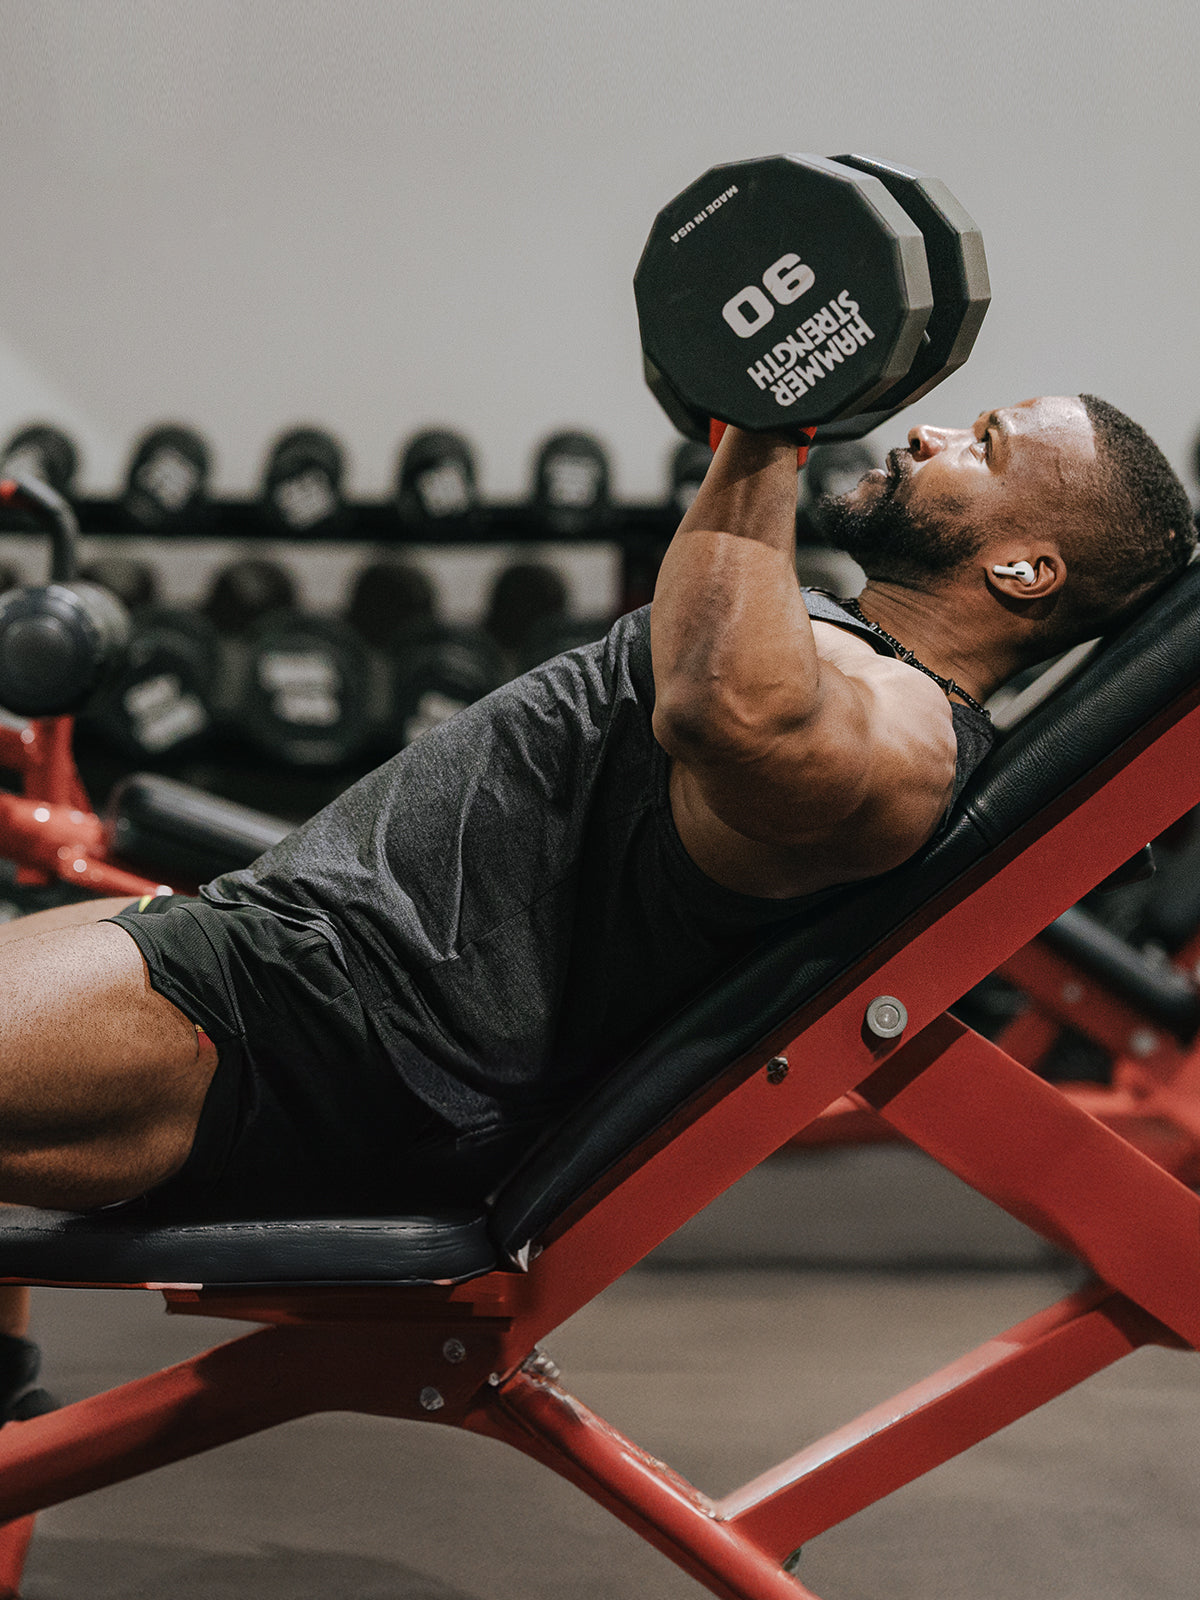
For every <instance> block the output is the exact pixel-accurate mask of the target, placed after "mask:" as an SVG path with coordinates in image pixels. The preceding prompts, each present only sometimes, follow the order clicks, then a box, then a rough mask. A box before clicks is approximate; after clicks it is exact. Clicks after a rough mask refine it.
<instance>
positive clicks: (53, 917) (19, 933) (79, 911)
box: [0, 898, 129, 1338]
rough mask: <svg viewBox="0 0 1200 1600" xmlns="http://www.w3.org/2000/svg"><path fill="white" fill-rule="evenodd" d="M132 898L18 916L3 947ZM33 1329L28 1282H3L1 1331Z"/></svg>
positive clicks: (98, 915) (0, 928)
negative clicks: (30, 1316)
mask: <svg viewBox="0 0 1200 1600" xmlns="http://www.w3.org/2000/svg"><path fill="white" fill-rule="evenodd" d="M128 904H129V901H128V900H126V899H123V898H122V899H119V900H79V901H76V902H75V903H73V904H71V905H65V906H55V907H54V908H52V909H51V910H49V911H35V912H34V913H33V914H32V915H31V916H28V917H14V918H13V919H12V921H11V922H3V923H0V946H2V945H6V944H10V943H12V941H13V940H15V939H30V938H33V937H34V936H35V935H36V934H38V933H49V932H51V931H52V930H53V929H55V928H66V927H77V926H79V925H80V924H81V923H85V922H99V921H100V920H101V919H103V918H104V917H111V916H113V915H114V913H116V912H118V911H123V910H124V909H125V908H126V906H127V905H128ZM2 960H3V957H0V961H2ZM28 1332H29V1290H28V1289H27V1288H26V1287H25V1286H24V1284H19V1283H4V1284H0V1334H5V1333H7V1334H10V1335H11V1336H13V1337H14V1338H24V1336H25V1335H26V1334H27V1333H28Z"/></svg>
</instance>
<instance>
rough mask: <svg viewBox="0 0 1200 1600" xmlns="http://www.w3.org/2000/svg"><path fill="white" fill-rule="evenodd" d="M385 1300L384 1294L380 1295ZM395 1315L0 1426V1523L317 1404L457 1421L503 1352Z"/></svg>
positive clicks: (247, 1350) (199, 1364) (240, 1342)
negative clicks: (448, 1349) (454, 1344)
mask: <svg viewBox="0 0 1200 1600" xmlns="http://www.w3.org/2000/svg"><path fill="white" fill-rule="evenodd" d="M383 1293H384V1297H385V1299H386V1294H387V1292H386V1291H384V1292H383ZM392 1304H393V1306H394V1307H395V1317H394V1320H390V1321H389V1320H383V1319H380V1320H375V1321H366V1322H362V1323H330V1324H320V1325H314V1326H277V1327H271V1328H264V1329H261V1330H260V1331H258V1332H256V1333H249V1334H245V1335H244V1336H243V1337H242V1338H240V1339H234V1340H232V1341H231V1342H230V1343H228V1344H223V1345H218V1346H217V1347H216V1348H215V1349H213V1350H209V1351H207V1352H206V1353H205V1354H203V1355H200V1356H196V1357H194V1358H193V1359H191V1360H189V1361H184V1362H181V1363H179V1364H178V1365H177V1366H173V1367H167V1368H166V1369H165V1370H163V1371H162V1372H156V1373H153V1374H151V1375H150V1376H148V1377H145V1378H138V1379H136V1380H135V1381H134V1382H132V1383H127V1384H124V1385H123V1386H122V1387H121V1388H119V1389H111V1390H109V1391H108V1392H107V1393H106V1394H100V1395H96V1396H94V1397H93V1398H91V1399H89V1400H79V1401H77V1402H76V1403H75V1404H74V1405H69V1406H63V1407H62V1408H61V1409H60V1410H58V1411H51V1412H49V1413H47V1414H46V1415H45V1416H42V1417H34V1418H32V1419H31V1420H30V1421H28V1422H23V1423H21V1424H20V1425H19V1426H13V1425H10V1426H8V1427H6V1428H2V1429H0V1521H3V1520H7V1519H10V1518H13V1517H22V1516H26V1515H27V1514H28V1513H30V1512H32V1511H40V1510H42V1509H43V1508H44V1507H46V1506H50V1505H57V1504H58V1503H59V1502H60V1501H63V1500H70V1499H73V1498H74V1497H75V1496H76V1495H80V1494H86V1493H88V1492H90V1491H91V1490H93V1489H101V1488H104V1487H105V1486H107V1485H108V1484H111V1483H122V1482H124V1481H125V1480H126V1479H128V1478H135V1477H137V1476H138V1475H139V1474H141V1473H143V1472H149V1471H152V1470H153V1469H154V1468H156V1467H161V1466H166V1465H167V1464H168V1463H169V1462H172V1461H181V1460H184V1459H186V1458H187V1457H189V1456H194V1455H200V1454H201V1453H202V1452H203V1451H205V1450H211V1449H212V1448H213V1447H214V1446H216V1445H220V1444H227V1443H228V1442H229V1441H231V1440H233V1439H243V1438H246V1437H247V1436H248V1435H249V1434H252V1433H259V1432H261V1431H262V1430H263V1429H265V1428H272V1427H275V1426H276V1425H277V1424H278V1423H281V1422H287V1421H289V1420H290V1419H291V1418H293V1417H300V1416H307V1415H309V1414H310V1413H312V1412H316V1411H360V1412H364V1413H367V1414H369V1415H374V1416H391V1417H410V1418H419V1419H422V1420H436V1421H446V1422H451V1423H454V1422H460V1421H461V1420H462V1417H463V1415H464V1413H465V1412H466V1410H467V1407H468V1406H469V1405H470V1404H471V1403H472V1401H473V1398H474V1396H475V1394H476V1393H477V1392H478V1391H479V1389H480V1388H481V1387H482V1386H484V1385H485V1384H486V1381H487V1375H488V1373H489V1372H490V1371H491V1370H492V1369H493V1367H494V1366H495V1364H496V1363H497V1361H498V1359H499V1335H498V1333H497V1332H496V1331H494V1330H491V1329H487V1328H482V1327H478V1326H474V1327H472V1328H471V1329H470V1330H469V1331H467V1332H463V1331H462V1329H461V1326H458V1327H456V1331H457V1332H461V1333H462V1338H461V1339H460V1340H459V1341H458V1344H459V1348H461V1349H462V1351H463V1354H462V1356H461V1357H460V1356H459V1355H458V1352H457V1350H456V1351H455V1354H454V1356H453V1358H451V1357H447V1356H446V1354H445V1342H446V1338H447V1333H448V1332H449V1331H450V1330H451V1327H454V1326H455V1325H453V1324H445V1323H439V1322H437V1321H430V1322H418V1323H415V1324H411V1325H410V1324H409V1323H407V1322H405V1320H404V1313H403V1310H402V1308H401V1307H400V1305H399V1304H398V1303H397V1302H396V1301H395V1300H394V1299H393V1301H392Z"/></svg>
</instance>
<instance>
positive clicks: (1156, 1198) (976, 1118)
mask: <svg viewBox="0 0 1200 1600" xmlns="http://www.w3.org/2000/svg"><path fill="white" fill-rule="evenodd" d="M859 1093H860V1094H861V1095H862V1097H863V1099H864V1100H866V1101H867V1102H868V1103H869V1104H870V1105H872V1106H873V1107H874V1108H875V1110H876V1111H877V1112H878V1113H879V1115H880V1116H882V1117H885V1118H886V1119H887V1121H889V1122H890V1123H892V1124H893V1125H894V1126H895V1127H896V1128H897V1129H898V1130H899V1131H900V1132H901V1133H903V1134H904V1135H905V1136H906V1137H907V1138H909V1139H911V1140H912V1141H913V1142H914V1143H915V1144H918V1145H920V1147H921V1148H922V1149H923V1150H926V1151H927V1152H928V1153H929V1154H930V1155H931V1156H933V1157H934V1159H935V1160H936V1161H939V1162H941V1164H942V1165H943V1166H944V1167H947V1168H949V1170H950V1171H951V1172H954V1173H957V1174H958V1176H959V1177H960V1178H962V1179H963V1180H964V1181H965V1182H967V1183H969V1184H970V1185H971V1187H972V1188H974V1189H978V1190H979V1192H980V1193H981V1194H985V1195H987V1196H988V1198H989V1199H992V1200H994V1201H995V1202H996V1203H997V1204H998V1205H1000V1206H1002V1207H1003V1208H1004V1209H1005V1210H1006V1211H1008V1212H1010V1213H1011V1214H1012V1215H1013V1216H1015V1217H1017V1218H1018V1219H1019V1220H1020V1221H1022V1222H1024V1223H1026V1224H1027V1225H1028V1226H1029V1227H1031V1228H1033V1229H1035V1230H1036V1231H1037V1232H1039V1233H1041V1234H1042V1235H1043V1237H1045V1238H1047V1239H1050V1240H1052V1241H1053V1242H1054V1243H1056V1244H1060V1245H1063V1246H1065V1247H1066V1249H1068V1250H1070V1251H1071V1252H1072V1253H1073V1254H1074V1255H1076V1256H1078V1257H1079V1259H1080V1260H1082V1261H1085V1262H1087V1264H1088V1265H1089V1266H1090V1267H1091V1268H1092V1269H1093V1271H1095V1272H1096V1274H1097V1275H1098V1276H1099V1277H1100V1278H1102V1279H1103V1280H1104V1282H1105V1283H1108V1284H1111V1285H1112V1286H1113V1287H1114V1288H1117V1289H1119V1290H1121V1292H1122V1293H1124V1294H1126V1295H1127V1296H1128V1297H1129V1298H1130V1299H1131V1300H1133V1301H1134V1302H1135V1303H1136V1304H1138V1305H1140V1306H1142V1307H1144V1308H1145V1309H1146V1310H1147V1311H1148V1312H1150V1314H1151V1315H1152V1316H1154V1317H1156V1318H1157V1319H1158V1320H1159V1321H1160V1322H1163V1323H1165V1324H1166V1325H1167V1326H1168V1327H1169V1328H1171V1329H1173V1330H1174V1331H1175V1332H1176V1333H1177V1334H1179V1335H1180V1337H1181V1338H1183V1339H1184V1340H1185V1341H1186V1342H1187V1343H1188V1344H1190V1345H1192V1346H1194V1347H1200V1292H1198V1290H1200V1281H1198V1280H1200V1249H1198V1248H1197V1240H1200V1198H1198V1197H1197V1196H1196V1195H1195V1194H1193V1193H1192V1191H1191V1190H1190V1189H1187V1188H1185V1187H1184V1185H1183V1184H1182V1183H1179V1182H1178V1181H1177V1180H1176V1179H1175V1178H1173V1177H1171V1175H1170V1174H1169V1173H1167V1172H1164V1171H1163V1169H1162V1168H1161V1167H1158V1166H1156V1165H1155V1164H1154V1162H1153V1161H1151V1160H1150V1158H1149V1157H1148V1156H1144V1155H1142V1154H1141V1153H1140V1152H1139V1151H1137V1150H1134V1149H1132V1148H1131V1146H1129V1145H1128V1144H1126V1142H1125V1140H1124V1139H1122V1138H1120V1136H1119V1135H1117V1134H1115V1133H1113V1132H1111V1131H1110V1130H1109V1129H1108V1128H1106V1127H1104V1126H1103V1125H1102V1124H1101V1123H1099V1122H1097V1121H1096V1120H1095V1119H1094V1118H1093V1117H1089V1116H1088V1115H1087V1114H1086V1113H1085V1112H1083V1111H1080V1110H1079V1108H1078V1107H1076V1106H1073V1105H1071V1104H1070V1102H1069V1101H1068V1100H1067V1099H1066V1097H1065V1096H1064V1095H1062V1094H1060V1093H1059V1092H1058V1090H1057V1089H1055V1088H1054V1087H1053V1086H1052V1085H1051V1084H1048V1083H1045V1082H1043V1081H1042V1079H1040V1078H1038V1077H1035V1076H1034V1074H1033V1073H1031V1072H1029V1071H1027V1070H1026V1069H1025V1068H1024V1067H1022V1066H1020V1065H1018V1063H1017V1062H1015V1061H1013V1060H1012V1059H1011V1057H1009V1056H1007V1055H1005V1053H1004V1051H1003V1050H1001V1049H1000V1048H999V1047H998V1046H996V1045H994V1044H990V1043H989V1042H988V1041H987V1040H986V1039H983V1038H981V1037H980V1036H979V1035H978V1034H976V1033H972V1032H971V1030H970V1029H969V1028H967V1027H965V1026H964V1025H963V1024H962V1023H961V1022H958V1021H957V1020H956V1019H955V1018H953V1017H951V1016H949V1015H944V1016H942V1017H940V1018H938V1020H937V1021H936V1022H934V1023H932V1024H931V1025H930V1026H929V1027H928V1028H926V1029H925V1030H924V1031H923V1032H922V1033H921V1034H919V1035H918V1036H917V1037H916V1038H915V1039H913V1040H912V1042H911V1043H909V1044H907V1045H905V1046H904V1047H903V1048H902V1049H901V1050H899V1051H897V1052H896V1054H895V1055H894V1056H892V1058H891V1059H890V1060H889V1061H888V1062H886V1063H885V1064H884V1065H883V1066H882V1067H880V1068H879V1070H878V1071H877V1072H875V1073H874V1074H872V1076H871V1077H870V1078H868V1079H867V1080H866V1081H865V1082H864V1083H862V1084H860V1085H859Z"/></svg>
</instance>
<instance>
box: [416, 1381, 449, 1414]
mask: <svg viewBox="0 0 1200 1600" xmlns="http://www.w3.org/2000/svg"><path fill="white" fill-rule="evenodd" d="M417 1400H418V1401H419V1402H420V1406H421V1410H422V1411H440V1410H441V1409H442V1407H443V1406H444V1405H445V1404H446V1402H445V1400H444V1399H443V1398H442V1391H441V1390H440V1389H435V1388H434V1387H433V1385H432V1384H428V1385H426V1387H425V1388H424V1389H422V1390H421V1392H420V1394H419V1395H418V1396H417Z"/></svg>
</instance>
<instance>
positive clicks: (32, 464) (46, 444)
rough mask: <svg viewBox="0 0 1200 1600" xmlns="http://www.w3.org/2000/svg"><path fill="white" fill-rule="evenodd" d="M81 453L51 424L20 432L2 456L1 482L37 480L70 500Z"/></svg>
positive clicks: (0, 460) (20, 429) (0, 465)
mask: <svg viewBox="0 0 1200 1600" xmlns="http://www.w3.org/2000/svg"><path fill="white" fill-rule="evenodd" d="M78 471H79V451H78V449H77V448H76V446H75V443H74V441H73V440H72V439H71V438H70V437H69V436H68V435H67V434H65V433H64V432H63V431H62V429H61V428H56V427H54V426H53V425H52V424H50V423H48V422H34V423H30V424H29V426H28V427H24V428H19V429H18V430H17V432H16V433H14V434H13V436H12V438H11V439H10V440H9V441H8V443H7V444H6V445H5V446H4V451H3V454H0V478H36V479H37V480H38V482H39V483H48V484H49V485H50V487H51V488H52V489H53V490H54V491H55V493H57V494H60V495H62V497H63V499H64V500H69V499H71V497H72V496H73V495H74V493H75V475H76V473H77V472H78Z"/></svg>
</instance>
